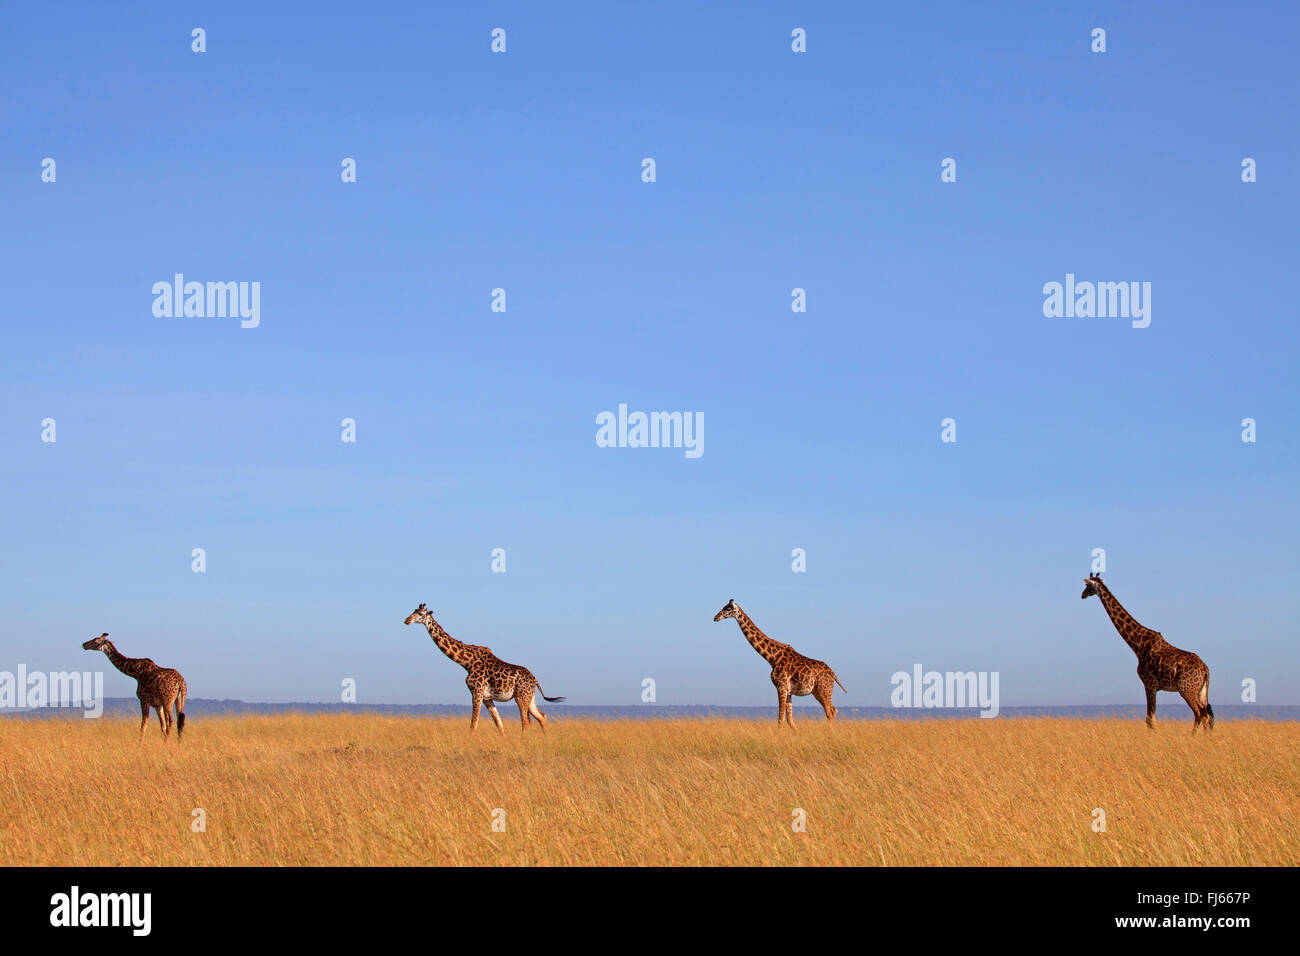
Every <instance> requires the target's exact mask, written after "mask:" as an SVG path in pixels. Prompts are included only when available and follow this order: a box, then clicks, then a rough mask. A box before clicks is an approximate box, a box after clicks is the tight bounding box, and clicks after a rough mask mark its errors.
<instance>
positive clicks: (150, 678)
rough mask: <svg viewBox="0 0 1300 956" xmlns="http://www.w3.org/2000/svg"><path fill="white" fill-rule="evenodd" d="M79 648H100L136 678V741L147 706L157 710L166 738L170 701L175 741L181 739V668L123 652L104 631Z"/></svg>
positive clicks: (115, 665) (145, 723)
mask: <svg viewBox="0 0 1300 956" xmlns="http://www.w3.org/2000/svg"><path fill="white" fill-rule="evenodd" d="M81 648H82V650H86V651H103V652H104V653H105V654H107V655H108V659H109V660H110V661H112V662H113V666H114V667H116V668H117V669H118V670H120V671H121V672H122V673H123V674H125V675H126V676H127V677H134V678H135V696H136V697H138V698H140V740H139V741H137V743H140V742H142V741H143V740H144V728H145V726H146V725H147V724H148V723H149V708H150V707H152V708H154V710H156V711H158V723H159V725H160V726H161V727H162V732H163V739H164V740H165V739H167V737H168V736H169V735H170V734H171V730H172V724H173V720H172V714H171V709H172V704H173V703H174V704H175V705H176V719H175V721H174V723H175V724H176V742H177V743H180V740H181V734H182V733H184V732H185V678H184V677H182V676H181V674H180V671H175V670H172V669H171V668H170V667H159V666H158V665H157V664H155V663H154V662H153V661H151V660H150V659H149V658H147V657H125V656H123V655H122V654H121V653H120V652H119V651H118V649H117V648H116V647H114V646H113V642H112V641H110V640H109V639H108V632H107V631H105V632H104V633H103V634H101V635H99V637H92V638H91V639H90V640H88V641H86V643H84V644H82V645H81Z"/></svg>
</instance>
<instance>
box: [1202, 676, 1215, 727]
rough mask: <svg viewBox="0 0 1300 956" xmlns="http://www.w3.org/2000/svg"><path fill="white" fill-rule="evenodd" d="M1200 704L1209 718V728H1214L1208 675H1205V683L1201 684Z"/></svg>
mask: <svg viewBox="0 0 1300 956" xmlns="http://www.w3.org/2000/svg"><path fill="white" fill-rule="evenodd" d="M1201 706H1202V707H1204V708H1205V713H1206V714H1207V715H1208V716H1209V718H1210V723H1209V728H1210V730H1213V729H1214V708H1213V707H1211V706H1210V675H1209V674H1206V675H1205V683H1204V684H1202V685H1201Z"/></svg>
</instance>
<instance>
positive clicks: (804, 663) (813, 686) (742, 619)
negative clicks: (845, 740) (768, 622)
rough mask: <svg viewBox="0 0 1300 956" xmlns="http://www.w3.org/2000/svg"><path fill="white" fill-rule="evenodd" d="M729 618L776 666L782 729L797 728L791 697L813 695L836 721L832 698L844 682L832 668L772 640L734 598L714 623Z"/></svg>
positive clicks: (775, 680)
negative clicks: (787, 725)
mask: <svg viewBox="0 0 1300 956" xmlns="http://www.w3.org/2000/svg"><path fill="white" fill-rule="evenodd" d="M726 617H734V618H735V619H736V623H737V624H739V625H740V632H741V633H742V634H744V635H745V639H746V640H748V641H749V643H750V644H753V645H754V650H756V651H758V653H759V654H761V655H762V656H763V659H764V660H766V661H767V662H768V663H769V664H771V665H772V683H773V684H774V685H775V686H776V699H777V704H778V712H777V716H776V724H777V726H778V727H779V726H781V722H782V721H786V722H788V723H789V725H790V726H791V727H793V726H794V708H793V706H791V704H790V695H791V694H795V695H797V696H800V697H803V696H805V695H807V694H812V695H813V697H815V698H816V699H817V703H819V704H821V705H822V707H823V708H825V710H826V719H827V720H829V721H833V720H835V715H836V714H837V713H839V709H838V708H837V707H836V706H835V705H834V704H833V703H831V695H832V694H834V693H835V685H836V684H840V679H839V678H838V677H836V676H835V672H834V671H833V670H831V669H830V666H829V665H828V664H826V663H824V662H823V661H815V660H813V659H812V658H811V657H804V656H803V655H802V654H800V653H799V652H798V651H796V650H795V649H794V648H793V647H791V646H790V645H789V644H782V643H781V642H780V641H774V640H772V638H770V637H768V636H767V635H766V634H764V633H763V632H762V631H761V630H759V628H758V625H757V624H755V623H754V622H753V621H751V620H750V618H749V615H748V614H746V613H745V612H744V611H743V610H741V608H740V605H739V604H737V603H736V601H735V599H734V598H733V599H732V600H730V601H728V602H727V604H726V606H725V607H724V608H723V609H722V610H721V611H719V612H718V613H717V614H715V615H714V616H713V621H714V623H717V622H718V621H721V620H722V619H723V618H726ZM840 690H842V691H844V693H846V694H847V693H848V689H847V688H845V686H844V685H843V684H840Z"/></svg>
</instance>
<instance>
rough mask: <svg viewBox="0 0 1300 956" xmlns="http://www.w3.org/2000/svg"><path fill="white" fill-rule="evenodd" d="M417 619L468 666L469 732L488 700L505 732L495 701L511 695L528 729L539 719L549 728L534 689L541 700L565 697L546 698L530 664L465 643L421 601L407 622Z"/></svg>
mask: <svg viewBox="0 0 1300 956" xmlns="http://www.w3.org/2000/svg"><path fill="white" fill-rule="evenodd" d="M412 621H418V622H419V623H421V624H423V625H424V626H425V628H427V629H428V631H429V636H430V637H431V638H433V643H435V644H437V645H438V650H440V651H442V652H443V653H444V654H446V655H447V656H448V657H450V658H451V659H452V660H453V661H455V662H456V663H457V664H459V665H460V666H461V667H463V668H465V670H466V671H467V672H468V673H467V674H466V675H465V686H467V687H468V688H469V694H470V703H471V711H470V718H469V729H470V733H473V732H474V728H475V727H477V726H478V715H479V707H480V705H482V704H484V703H486V704H487V709H488V713H489V714H491V715H492V720H493V721H495V722H496V725H497V730H499V731H500V732H502V733H505V727H504V726H502V724H501V715H500V714H498V713H497V705H496V702H497V701H499V700H501V701H505V700H510V699H511V698H512V697H513V698H514V701H515V703H516V704H518V705H519V720H520V722H522V723H523V725H524V730H527V729H528V721H529V720H530V719H531V720H536V721H537V722H538V723H539V724H541V725H542V730H545V729H546V715H545V714H543V713H542V712H541V711H540V710H538V709H537V703H536V701H534V699H533V690H534V689H536V691H537V692H538V693H541V694H542V700H547V701H550V702H551V703H553V704H554V703H557V702H558V701H562V700H564V699H565V698H563V697H547V696H546V695H545V694H544V693H542V685H541V684H539V683H537V678H536V677H534V676H533V672H532V671H530V670H529V669H528V668H527V667H524V666H522V665H520V664H507V663H506V662H505V661H503V660H501V658H499V657H497V656H496V655H495V654H493V653H492V648H490V647H484V646H483V645H481V644H465V643H462V642H461V641H458V640H456V639H455V638H454V637H452V636H451V635H450V634H448V633H447V632H446V631H444V630H443V629H442V625H441V624H439V623H438V622H437V621H435V620H434V619H433V614H432V613H431V612H430V611H429V610H428V609H427V608H426V607H425V606H424V605H423V604H421V605H420V606H419V607H417V608H416V609H415V610H414V611H412V612H411V613H410V615H409V616H408V617H407V619H406V623H407V624H410V623H411V622H412Z"/></svg>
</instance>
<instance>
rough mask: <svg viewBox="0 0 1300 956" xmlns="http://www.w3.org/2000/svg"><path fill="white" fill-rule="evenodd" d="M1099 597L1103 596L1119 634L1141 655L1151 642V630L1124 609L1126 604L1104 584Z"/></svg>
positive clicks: (1098, 591)
mask: <svg viewBox="0 0 1300 956" xmlns="http://www.w3.org/2000/svg"><path fill="white" fill-rule="evenodd" d="M1097 597H1099V598H1101V605H1102V607H1104V608H1105V609H1106V613H1107V614H1109V615H1110V622H1111V623H1112V624H1114V625H1115V630H1117V631H1119V636H1120V637H1122V638H1124V643H1125V644H1127V645H1128V646H1129V647H1131V648H1133V652H1134V653H1135V654H1137V655H1138V656H1139V657H1141V656H1142V653H1143V651H1144V649H1145V648H1146V647H1147V645H1149V644H1150V642H1151V641H1150V635H1151V632H1150V631H1149V630H1148V629H1147V628H1145V627H1143V626H1142V625H1141V624H1139V623H1138V622H1137V619H1136V618H1134V617H1133V615H1132V614H1130V613H1129V612H1128V611H1126V610H1124V605H1122V604H1120V603H1119V601H1118V600H1117V599H1116V598H1115V595H1113V594H1111V593H1110V589H1109V588H1107V587H1106V586H1105V585H1104V584H1103V585H1102V586H1101V587H1099V588H1098V589H1097Z"/></svg>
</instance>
